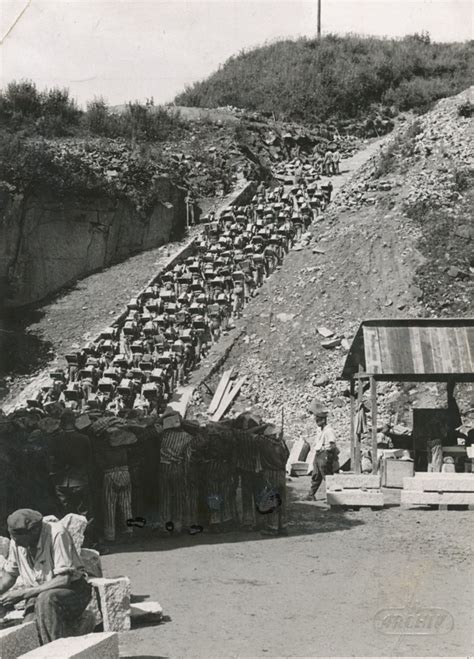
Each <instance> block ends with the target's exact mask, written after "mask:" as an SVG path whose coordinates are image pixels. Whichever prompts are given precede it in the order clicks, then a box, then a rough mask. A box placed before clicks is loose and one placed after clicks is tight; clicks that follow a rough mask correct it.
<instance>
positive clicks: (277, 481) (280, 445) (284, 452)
mask: <svg viewBox="0 0 474 659" xmlns="http://www.w3.org/2000/svg"><path fill="white" fill-rule="evenodd" d="M259 439H260V442H259V443H260V458H261V461H262V467H263V482H264V488H265V491H266V492H265V493H263V492H262V494H264V496H265V497H268V498H269V497H270V496H272V497H273V504H274V505H273V506H270V508H271V509H272V512H270V513H268V512H267V513H266V514H264V515H262V519H263V523H264V528H263V530H262V533H263V534H265V535H286V534H287V528H286V524H287V521H286V462H287V460H288V456H289V455H290V452H289V451H288V447H287V446H286V443H285V441H284V440H283V438H282V437H280V436H279V435H278V429H277V428H276V426H274V425H272V424H270V425H268V426H267V427H266V428H265V430H264V431H263V433H262V434H261V435H259ZM262 503H263V504H264V505H268V503H271V502H262ZM262 512H265V511H264V510H262Z"/></svg>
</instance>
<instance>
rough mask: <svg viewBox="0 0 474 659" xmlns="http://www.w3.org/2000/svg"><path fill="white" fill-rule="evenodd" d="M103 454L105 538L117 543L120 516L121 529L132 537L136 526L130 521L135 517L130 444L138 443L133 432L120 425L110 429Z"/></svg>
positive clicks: (101, 456) (103, 447)
mask: <svg viewBox="0 0 474 659" xmlns="http://www.w3.org/2000/svg"><path fill="white" fill-rule="evenodd" d="M105 435H106V438H107V439H106V440H105V441H104V442H103V444H102V447H101V449H102V450H101V451H100V453H99V455H100V461H101V465H102V468H103V471H104V479H103V484H102V506H103V515H104V538H105V540H106V541H107V542H114V540H115V537H116V519H117V517H118V520H119V523H120V530H121V532H122V533H124V534H126V535H127V536H130V535H131V534H132V532H133V529H132V527H130V526H127V520H129V519H132V517H133V515H132V484H131V479H130V471H129V469H128V450H127V447H128V446H130V445H131V444H134V443H136V441H137V438H136V436H135V435H134V434H133V433H130V432H127V431H125V430H123V429H120V428H113V429H110V430H107V432H106V433H105Z"/></svg>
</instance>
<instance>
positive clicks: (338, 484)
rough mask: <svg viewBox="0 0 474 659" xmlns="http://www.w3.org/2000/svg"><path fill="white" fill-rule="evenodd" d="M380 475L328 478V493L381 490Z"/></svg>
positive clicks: (347, 475)
mask: <svg viewBox="0 0 474 659" xmlns="http://www.w3.org/2000/svg"><path fill="white" fill-rule="evenodd" d="M380 486H381V479H380V474H375V475H373V474H334V476H326V491H335V490H347V489H371V490H379V489H380Z"/></svg>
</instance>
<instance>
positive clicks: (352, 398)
mask: <svg viewBox="0 0 474 659" xmlns="http://www.w3.org/2000/svg"><path fill="white" fill-rule="evenodd" d="M350 401H351V410H350V415H351V419H350V422H351V428H350V439H351V469H355V418H354V417H355V386H354V380H353V379H351V382H350Z"/></svg>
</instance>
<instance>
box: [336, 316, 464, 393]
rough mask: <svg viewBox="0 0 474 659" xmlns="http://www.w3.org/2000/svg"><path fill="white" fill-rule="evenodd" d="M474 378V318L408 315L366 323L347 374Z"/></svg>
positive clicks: (344, 374)
mask: <svg viewBox="0 0 474 659" xmlns="http://www.w3.org/2000/svg"><path fill="white" fill-rule="evenodd" d="M361 372H362V373H363V374H366V375H373V376H374V377H375V378H376V379H377V380H394V381H408V382H416V381H423V382H429V381H433V382H436V381H441V382H442V381H448V380H453V381H458V382H461V381H463V382H474V318H404V319H395V318H389V319H381V320H365V321H364V322H363V323H361V325H360V327H359V329H358V331H357V334H356V336H355V338H354V340H353V342H352V345H351V348H350V350H349V353H348V355H347V358H346V362H345V364H344V369H343V372H342V379H346V380H350V379H351V378H352V377H354V376H357V375H358V374H360V373H361Z"/></svg>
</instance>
